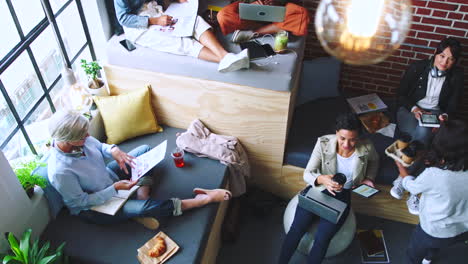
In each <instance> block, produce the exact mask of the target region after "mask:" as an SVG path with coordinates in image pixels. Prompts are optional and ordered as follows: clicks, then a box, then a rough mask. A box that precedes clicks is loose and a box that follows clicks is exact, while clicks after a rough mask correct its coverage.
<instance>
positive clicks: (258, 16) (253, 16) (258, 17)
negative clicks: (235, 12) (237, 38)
mask: <svg viewBox="0 0 468 264" xmlns="http://www.w3.org/2000/svg"><path fill="white" fill-rule="evenodd" d="M285 12H286V8H285V7H284V6H270V5H255V4H244V3H241V4H239V16H240V18H241V19H244V20H255V21H265V22H283V21H284V14H285Z"/></svg>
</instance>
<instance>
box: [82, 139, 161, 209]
mask: <svg viewBox="0 0 468 264" xmlns="http://www.w3.org/2000/svg"><path fill="white" fill-rule="evenodd" d="M166 149H167V140H164V142H162V143H161V144H159V145H158V146H156V147H155V148H153V149H152V150H150V151H148V152H146V153H144V154H142V155H140V156H138V157H136V158H135V159H134V162H135V167H134V168H132V181H135V180H138V179H139V178H140V177H142V176H143V175H145V174H146V173H147V172H148V171H149V170H151V169H152V168H153V167H154V166H156V165H158V163H159V162H161V161H162V160H163V159H164V157H165V156H166ZM139 187H140V186H136V185H135V186H133V187H132V188H131V189H130V190H118V191H117V194H116V195H114V196H112V197H111V198H110V199H109V200H107V201H106V202H105V203H103V204H100V205H96V206H93V207H91V210H94V211H97V212H100V213H103V214H108V215H115V214H116V213H117V212H118V211H119V210H120V208H122V206H123V205H124V204H125V202H127V200H128V199H129V198H130V196H132V194H133V193H134V192H135V191H136V190H137V189H138V188H139Z"/></svg>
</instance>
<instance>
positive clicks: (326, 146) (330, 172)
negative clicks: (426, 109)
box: [278, 114, 379, 264]
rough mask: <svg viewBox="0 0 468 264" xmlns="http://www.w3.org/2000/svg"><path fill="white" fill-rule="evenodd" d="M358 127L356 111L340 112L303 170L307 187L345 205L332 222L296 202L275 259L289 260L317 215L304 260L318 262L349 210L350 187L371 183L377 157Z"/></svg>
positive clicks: (319, 140)
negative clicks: (338, 175)
mask: <svg viewBox="0 0 468 264" xmlns="http://www.w3.org/2000/svg"><path fill="white" fill-rule="evenodd" d="M361 127H362V126H361V122H360V121H359V119H358V118H357V116H356V115H354V114H343V115H340V116H338V117H337V119H336V126H335V130H336V133H335V134H332V135H326V136H322V137H320V138H318V140H317V144H316V145H315V148H314V150H313V152H312V155H311V157H310V160H309V162H308V164H307V167H306V169H305V171H304V180H305V181H306V183H307V184H308V185H309V187H308V188H317V189H318V190H320V191H323V193H325V194H327V195H330V196H332V197H335V198H336V199H338V200H341V201H342V202H344V203H346V204H347V205H348V206H347V207H346V209H345V211H344V212H343V215H342V217H341V219H340V220H339V221H338V223H336V224H334V223H332V222H330V221H328V220H325V219H323V218H320V217H319V216H317V215H315V214H313V213H312V212H309V211H307V210H305V209H303V208H301V207H299V206H298V207H297V208H296V213H295V215H294V220H293V223H292V225H291V229H290V230H289V232H288V234H287V235H286V238H285V240H284V241H283V246H282V248H281V253H280V258H279V261H278V263H280V264H287V263H288V262H289V260H290V258H291V257H292V255H293V254H294V252H295V251H296V248H297V245H298V244H299V241H300V240H301V238H302V236H303V235H304V233H305V232H306V231H307V230H308V228H309V227H310V226H311V224H312V223H313V221H315V220H317V219H319V225H318V228H317V233H316V234H315V239H314V245H313V247H312V249H311V250H310V252H309V256H308V259H307V263H308V264H319V263H321V262H322V260H323V258H324V257H325V254H326V252H327V249H328V245H329V243H330V240H331V239H332V238H333V236H334V235H335V234H336V232H338V230H339V229H340V227H341V226H342V225H343V223H344V222H345V220H346V218H347V216H348V214H349V210H350V203H351V188H352V187H353V186H355V185H359V184H362V183H364V184H367V185H369V186H372V187H374V183H373V181H374V179H375V176H376V174H377V169H378V165H379V164H378V163H379V157H378V155H377V152H376V151H375V149H374V146H373V145H372V143H370V142H369V141H367V140H364V139H362V138H360V137H359V136H360V131H361V129H362V128H361ZM336 173H342V174H344V175H345V176H346V182H345V183H344V184H343V185H340V184H338V183H337V182H335V181H334V180H333V179H332V178H333V176H334V174H336Z"/></svg>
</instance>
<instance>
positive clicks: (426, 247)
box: [397, 120, 468, 264]
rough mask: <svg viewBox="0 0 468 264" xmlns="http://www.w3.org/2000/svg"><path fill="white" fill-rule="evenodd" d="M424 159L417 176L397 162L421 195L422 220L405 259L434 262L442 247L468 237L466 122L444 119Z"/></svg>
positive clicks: (407, 181) (406, 185) (410, 185)
mask: <svg viewBox="0 0 468 264" xmlns="http://www.w3.org/2000/svg"><path fill="white" fill-rule="evenodd" d="M425 160H426V166H427V168H426V169H425V170H424V171H423V172H422V173H421V174H420V175H419V176H418V177H417V178H415V177H413V176H411V175H409V174H408V171H407V170H406V168H405V167H403V166H402V165H401V164H400V163H397V166H398V169H399V171H400V175H401V177H403V182H402V184H403V187H404V188H405V189H406V190H407V191H409V192H410V193H411V194H413V195H417V194H421V200H420V204H419V221H420V223H419V225H418V226H417V227H416V228H415V230H414V232H413V235H412V237H411V239H410V243H409V246H408V250H407V261H406V262H407V263H413V264H416V263H417V264H419V263H421V262H422V263H425V264H427V263H431V261H432V258H433V257H434V255H435V254H436V253H437V252H438V251H439V249H440V248H444V247H448V246H450V245H452V244H454V243H456V242H458V241H464V240H467V239H468V195H467V193H466V188H467V187H466V186H468V125H467V123H466V122H463V121H459V120H451V121H448V122H444V123H443V124H442V125H441V128H440V130H439V132H438V133H437V134H436V135H435V137H434V140H433V142H432V145H431V148H430V150H429V151H428V153H427V156H426V159H425ZM443 262H444V261H443ZM444 263H445V262H444Z"/></svg>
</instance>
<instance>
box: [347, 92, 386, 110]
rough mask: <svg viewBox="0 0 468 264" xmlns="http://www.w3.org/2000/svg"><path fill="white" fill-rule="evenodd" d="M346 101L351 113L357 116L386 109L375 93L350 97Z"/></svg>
mask: <svg viewBox="0 0 468 264" xmlns="http://www.w3.org/2000/svg"><path fill="white" fill-rule="evenodd" d="M346 100H347V101H348V104H349V105H350V106H351V108H352V109H353V111H354V112H355V113H356V114H358V115H360V114H364V113H368V112H374V111H380V110H384V109H386V108H387V105H386V104H385V103H384V102H383V101H382V99H380V97H379V96H378V95H377V94H375V93H373V94H366V95H363V96H358V97H352V98H348V99H346Z"/></svg>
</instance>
